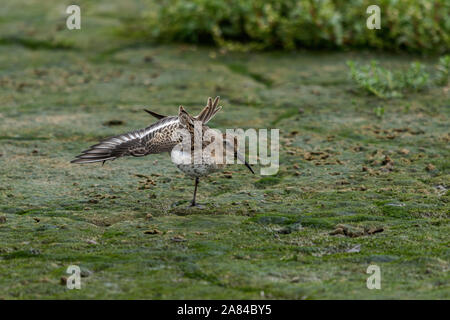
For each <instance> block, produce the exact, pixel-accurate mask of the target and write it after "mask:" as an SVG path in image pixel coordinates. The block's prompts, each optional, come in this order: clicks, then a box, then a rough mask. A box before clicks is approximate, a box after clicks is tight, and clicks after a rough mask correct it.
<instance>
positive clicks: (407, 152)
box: [398, 148, 409, 155]
mask: <svg viewBox="0 0 450 320" xmlns="http://www.w3.org/2000/svg"><path fill="white" fill-rule="evenodd" d="M398 153H400V154H404V155H407V154H409V150H408V149H405V148H403V149H400V150H399V151H398Z"/></svg>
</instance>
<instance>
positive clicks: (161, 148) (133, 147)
mask: <svg viewBox="0 0 450 320" xmlns="http://www.w3.org/2000/svg"><path fill="white" fill-rule="evenodd" d="M218 104H219V97H216V98H215V99H214V101H213V100H212V99H211V98H208V102H207V105H206V107H205V108H204V109H203V110H202V111H201V112H200V113H199V114H198V115H197V116H196V117H193V116H191V115H190V114H189V113H188V112H187V111H186V110H185V109H184V108H183V106H180V107H179V111H178V116H163V115H160V114H158V113H156V112H153V111H150V110H145V109H144V110H145V111H146V112H147V113H149V114H150V115H152V116H153V117H155V118H157V119H158V121H157V122H155V123H153V124H152V125H150V126H148V127H147V128H144V129H139V130H135V131H131V132H128V133H124V134H120V135H117V136H114V137H110V138H107V139H104V140H102V141H100V142H99V143H98V144H96V145H93V146H91V147H90V148H89V149H87V150H85V151H83V152H82V153H81V154H80V155H78V156H77V157H76V159H74V160H72V161H71V163H80V164H84V163H94V162H102V163H103V164H104V163H105V162H106V161H108V160H115V159H117V158H120V157H124V156H133V157H143V156H146V155H149V154H154V153H162V152H169V153H170V154H171V160H172V162H173V163H175V164H176V166H177V168H178V169H179V170H181V171H182V172H184V173H185V174H186V175H187V176H189V177H192V178H194V179H195V187H194V197H193V199H192V202H191V206H196V205H197V203H196V196H197V187H198V184H199V178H200V177H205V176H207V175H209V174H210V173H212V172H215V171H218V170H221V169H223V168H224V166H225V164H226V163H225V162H226V161H224V155H225V153H227V152H229V153H230V154H231V155H232V156H234V159H239V161H240V162H242V163H244V164H245V165H246V166H247V168H248V169H249V170H250V171H251V172H252V173H254V171H253V169H252V167H251V166H250V165H249V164H248V163H247V161H245V156H244V155H242V154H241V153H240V152H239V151H238V145H237V138H236V137H235V136H230V135H220V137H219V138H220V139H218V140H215V139H216V138H215V139H214V142H216V143H217V142H219V143H221V144H222V148H219V149H214V150H213V152H201V153H200V156H201V161H195V157H196V156H195V146H196V143H195V141H194V136H195V135H196V134H200V137H201V138H202V139H201V144H200V146H201V149H202V150H201V151H203V150H205V149H206V148H207V147H208V145H209V143H208V142H207V141H205V140H204V139H203V134H204V133H206V132H208V130H209V127H207V126H206V124H207V123H208V121H209V120H211V119H212V118H213V117H214V116H215V115H216V113H217V112H218V111H219V110H220V109H221V108H222V107H221V106H218ZM199 129H200V130H199ZM183 132H184V133H187V134H188V135H189V136H190V137H189V139H190V142H191V143H189V148H179V147H178V146H180V143H182V142H183V134H182V133H183ZM184 136H185V135H184ZM216 137H217V136H216ZM197 145H198V144H197ZM217 150H220V151H219V152H218V151H217Z"/></svg>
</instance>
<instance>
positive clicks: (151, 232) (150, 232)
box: [144, 229, 162, 234]
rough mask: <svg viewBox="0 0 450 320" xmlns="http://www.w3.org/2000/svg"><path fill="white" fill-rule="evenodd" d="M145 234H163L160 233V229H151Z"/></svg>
mask: <svg viewBox="0 0 450 320" xmlns="http://www.w3.org/2000/svg"><path fill="white" fill-rule="evenodd" d="M144 234H162V232H161V231H159V230H158V229H151V230H146V231H144Z"/></svg>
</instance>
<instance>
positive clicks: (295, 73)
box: [0, 0, 450, 299]
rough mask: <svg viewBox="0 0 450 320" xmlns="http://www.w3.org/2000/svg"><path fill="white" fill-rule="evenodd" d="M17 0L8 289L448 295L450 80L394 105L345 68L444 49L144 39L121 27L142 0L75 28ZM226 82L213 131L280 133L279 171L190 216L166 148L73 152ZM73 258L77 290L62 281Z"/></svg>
mask: <svg viewBox="0 0 450 320" xmlns="http://www.w3.org/2000/svg"><path fill="white" fill-rule="evenodd" d="M4 2H5V3H2V11H1V12H0V83H1V86H0V217H1V220H0V239H1V241H0V274H1V277H0V298H6V299H11V298H12V299H24V298H28V299H33V298H44V299H46V298H65V299H67V298H68V299H70V298H81V299H90V298H106V299H113V298H125V299H135V298H136V299H142V298H145V299H166V298H175V299H178V298H185V299H188V298H191V299H192V298H193V299H208V298H213V299H231V298H236V299H247V298H250V299H260V298H270V299H280V298H282V299H323V298H325V299H334V298H338V299H353V298H358V299H379V298H395V299H416V298H420V299H444V298H447V299H448V298H449V290H450V288H449V276H448V270H449V249H448V244H449V243H448V235H449V231H450V228H449V215H448V214H449V192H448V187H449V181H450V179H449V178H450V175H449V168H450V167H449V156H450V152H449V148H448V145H449V140H450V136H449V113H450V100H449V87H444V88H442V87H441V88H432V89H430V90H427V91H425V92H422V93H411V94H407V95H405V97H403V98H401V99H393V100H380V99H377V98H374V97H370V96H368V95H366V94H365V93H362V92H360V91H359V90H357V89H356V87H355V85H354V84H353V83H352V82H351V80H349V77H348V68H347V66H346V64H345V62H346V61H347V60H349V59H352V60H355V61H358V62H362V63H368V62H369V61H370V59H377V60H379V61H380V63H381V64H382V65H384V66H390V67H392V68H403V67H406V66H407V65H408V64H409V63H410V62H411V61H413V60H419V61H421V62H423V63H424V64H426V65H428V66H432V65H433V64H434V63H435V62H436V59H435V58H427V59H425V58H420V57H410V56H403V55H386V54H384V55H381V54H374V53H372V54H370V53H364V52H347V53H322V52H308V53H301V52H299V53H254V54H238V53H221V52H220V50H217V49H214V48H200V47H195V46H187V45H174V46H148V45H141V44H137V45H136V43H135V42H133V41H131V40H129V39H128V40H127V39H124V38H118V37H117V36H116V35H115V32H114V30H115V29H116V28H118V27H119V26H120V24H119V20H118V19H119V18H120V17H123V16H126V15H127V14H129V13H130V14H131V13H133V12H135V11H136V10H139V6H138V5H137V4H136V5H135V4H134V3H133V2H131V4H130V3H127V4H126V6H125V4H122V2H120V1H98V2H95V5H94V4H92V3H90V2H84V1H81V6H82V29H81V30H78V31H69V30H66V29H65V17H66V14H65V13H64V11H65V6H63V5H61V4H59V2H58V1H46V2H45V3H44V4H42V3H41V2H38V1H12V0H8V1H4ZM216 95H220V96H221V98H222V100H221V101H222V102H221V104H222V105H223V110H222V111H221V112H220V113H219V114H218V115H217V116H216V117H215V118H214V119H213V120H212V121H211V123H210V125H211V126H212V127H217V128H220V129H225V128H243V129H247V128H278V129H280V141H281V147H280V170H279V172H278V174H277V175H275V176H261V175H259V174H256V175H251V174H250V173H249V172H248V171H247V170H246V168H245V167H243V166H232V167H230V168H228V169H227V170H226V172H225V173H217V174H214V175H211V176H210V177H208V178H206V179H203V180H202V181H201V184H200V187H199V195H198V196H199V198H198V200H199V202H201V203H204V208H202V209H187V208H186V206H187V204H188V201H189V200H190V199H191V196H192V191H193V181H191V180H190V179H188V178H186V177H184V176H183V175H182V174H181V173H180V172H179V171H177V169H176V167H175V166H174V165H173V164H172V163H171V162H170V158H169V156H168V155H167V154H162V155H156V156H148V157H144V158H126V159H120V160H117V161H114V162H109V163H106V164H105V165H104V166H101V164H94V165H86V166H80V165H72V164H70V163H69V161H70V160H71V159H73V158H74V156H75V155H77V154H79V153H80V151H82V150H84V149H86V148H87V147H89V146H90V145H92V144H94V143H96V142H97V141H98V140H99V139H102V138H104V137H107V136H111V135H116V134H119V133H122V132H127V131H130V130H134V129H138V128H143V127H145V126H147V125H149V124H150V123H152V122H153V119H152V118H151V117H150V116H148V115H147V114H146V113H145V112H143V111H142V109H143V107H144V106H145V107H147V108H149V109H151V110H154V111H156V112H159V113H163V114H170V115H174V114H176V112H177V110H178V105H180V104H183V105H184V106H185V107H186V108H187V109H188V110H189V111H192V112H193V113H196V112H198V111H199V110H201V108H202V107H203V106H204V104H205V101H206V98H207V97H208V96H216ZM377 107H382V108H384V109H385V113H384V115H383V116H382V117H378V116H377V115H376V113H375V112H374V109H375V108H377ZM256 168H257V169H258V166H256ZM258 172H259V170H257V173H258ZM372 264H375V265H378V266H379V267H380V268H381V277H382V278H381V279H382V282H381V283H382V289H381V290H368V289H367V287H366V279H367V277H368V276H369V274H367V273H366V270H367V267H368V266H369V265H372ZM69 265H79V266H80V267H81V269H82V275H83V278H82V289H81V290H68V289H67V288H66V286H65V285H62V284H61V281H62V282H64V280H61V277H68V275H67V274H66V269H67V267H68V266H69Z"/></svg>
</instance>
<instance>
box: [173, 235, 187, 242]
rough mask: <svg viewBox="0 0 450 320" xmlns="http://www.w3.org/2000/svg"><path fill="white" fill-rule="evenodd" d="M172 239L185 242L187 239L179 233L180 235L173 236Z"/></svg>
mask: <svg viewBox="0 0 450 320" xmlns="http://www.w3.org/2000/svg"><path fill="white" fill-rule="evenodd" d="M170 240H172V241H174V242H184V241H187V240H186V239H185V238H184V237H183V236H181V235H178V236H174V237H173V238H171V239H170Z"/></svg>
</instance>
